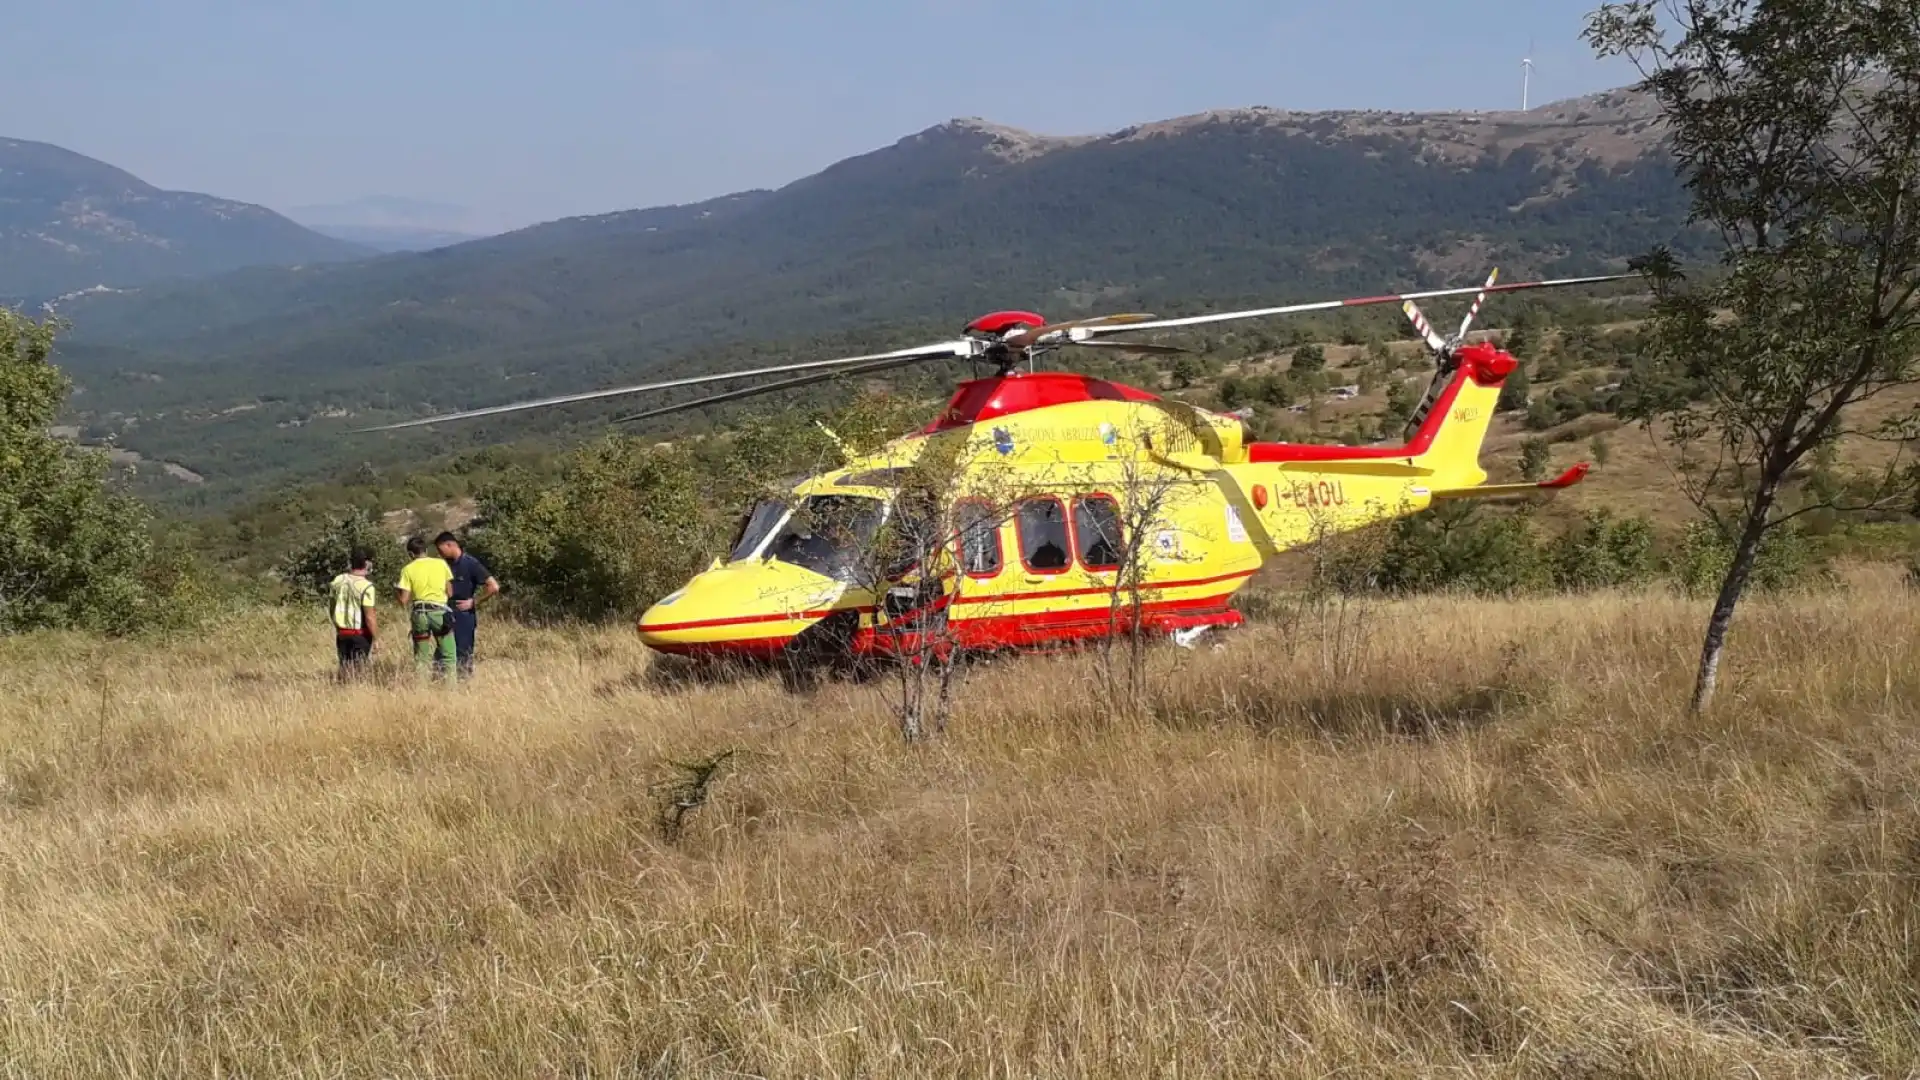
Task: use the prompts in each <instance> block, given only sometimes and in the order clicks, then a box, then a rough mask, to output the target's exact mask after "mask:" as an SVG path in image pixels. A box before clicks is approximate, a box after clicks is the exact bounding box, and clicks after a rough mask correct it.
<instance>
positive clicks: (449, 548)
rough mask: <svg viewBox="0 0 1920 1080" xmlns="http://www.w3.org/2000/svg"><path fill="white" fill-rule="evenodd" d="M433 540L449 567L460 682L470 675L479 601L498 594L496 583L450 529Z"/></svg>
mask: <svg viewBox="0 0 1920 1080" xmlns="http://www.w3.org/2000/svg"><path fill="white" fill-rule="evenodd" d="M433 542H434V544H435V545H436V546H438V547H439V548H440V557H441V558H443V559H445V560H447V567H448V568H449V569H451V570H452V571H453V581H452V582H451V583H449V584H448V586H447V600H448V603H449V604H450V605H451V606H452V607H453V648H454V653H455V654H456V655H457V656H458V658H459V663H460V679H461V680H462V681H463V682H464V681H465V680H467V679H471V678H473V638H474V632H475V631H476V630H478V629H479V628H480V605H481V604H482V603H484V602H486V601H487V600H490V599H492V598H493V597H494V596H496V595H498V594H499V592H500V583H499V582H498V581H495V580H494V579H493V572H492V571H490V570H488V569H487V566H486V564H485V563H483V562H481V561H480V560H479V559H476V558H474V557H473V556H471V555H469V554H467V553H466V551H464V550H463V549H462V548H461V547H460V540H459V538H458V537H455V536H454V535H453V534H452V533H450V532H443V533H441V534H440V535H439V536H436V537H434V540H433Z"/></svg>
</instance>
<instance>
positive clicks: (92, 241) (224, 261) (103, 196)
mask: <svg viewBox="0 0 1920 1080" xmlns="http://www.w3.org/2000/svg"><path fill="white" fill-rule="evenodd" d="M371 254H373V252H372V251H371V250H370V249H369V248H367V247H364V246H362V245H359V244H353V243H348V242H346V241H342V240H338V239H335V238H332V237H327V236H322V235H320V234H319V233H316V232H313V231H312V230H309V229H306V228H303V227H301V226H300V225H297V224H295V223H294V222H292V221H290V220H288V219H287V218H285V217H282V216H281V215H279V214H276V213H274V212H273V211H271V210H268V209H266V208H265V207H262V206H254V205H252V204H250V203H243V202H236V201H234V200H231V199H221V198H216V197H214V196H211V195H201V194H198V193H195V192H185V191H163V190H161V189H159V188H156V187H154V186H153V185H151V184H149V183H147V182H146V181H144V180H141V179H140V178H139V177H136V176H134V175H133V174H131V173H129V172H126V171H125V170H123V169H119V168H115V167H114V166H112V165H108V164H106V163H105V162H101V161H96V160H94V159H93V158H90V157H86V156H85V155H82V154H77V153H74V152H73V151H71V150H66V149H63V148H61V147H58V146H54V145H51V144H49V143H40V142H29V141H27V140H24V139H9V138H0V300H12V301H14V302H22V301H27V302H33V301H39V300H45V299H48V298H51V297H54V296H58V295H61V294H64V293H70V292H73V291H76V290H80V289H88V288H92V287H94V286H106V287H108V288H113V289H121V288H128V287H134V286H140V285H146V284H150V283H153V282H157V281H163V280H167V279H179V278H191V277H200V276H205V275H209V274H218V273H223V272H226V271H231V270H236V269H239V268H242V267H247V266H293V265H299V264H304V263H317V262H331V261H343V260H351V259H357V258H364V257H366V256H369V255H371Z"/></svg>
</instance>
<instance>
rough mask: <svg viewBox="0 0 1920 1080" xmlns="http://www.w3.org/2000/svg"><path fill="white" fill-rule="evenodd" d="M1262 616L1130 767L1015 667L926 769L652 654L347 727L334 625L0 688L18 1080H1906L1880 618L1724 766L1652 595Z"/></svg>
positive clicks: (896, 749)
mask: <svg viewBox="0 0 1920 1080" xmlns="http://www.w3.org/2000/svg"><path fill="white" fill-rule="evenodd" d="M1250 607H1252V608H1253V609H1254V610H1256V611H1257V612H1259V613H1261V616H1262V618H1261V620H1260V621H1259V622H1257V623H1256V624H1255V625H1253V626H1251V627H1249V628H1247V629H1244V630H1242V631H1238V632H1235V633H1233V634H1231V635H1228V636H1226V637H1224V638H1223V639H1221V640H1220V641H1219V642H1218V644H1219V645H1220V647H1219V648H1217V649H1216V648H1212V647H1210V646H1206V645H1203V646H1202V647H1201V648H1199V649H1196V650H1194V651H1191V652H1187V651H1182V650H1178V649H1175V648H1172V647H1171V646H1162V647H1158V648H1156V649H1155V650H1153V651H1152V652H1151V653H1150V661H1149V662H1150V683H1149V684H1150V686H1151V687H1152V690H1151V691H1150V694H1149V697H1148V700H1147V701H1146V702H1144V704H1145V705H1146V706H1147V707H1146V708H1144V709H1142V710H1141V711H1140V714H1139V715H1138V716H1136V717H1134V718H1131V719H1122V718H1118V717H1115V716H1113V715H1111V714H1110V713H1109V712H1108V711H1107V710H1103V709H1101V708H1100V707H1099V706H1098V705H1097V704H1095V703H1096V701H1097V700H1098V694H1097V692H1096V686H1097V683H1098V679H1097V672H1098V664H1097V662H1096V659H1097V658H1095V657H1091V656H1086V655H1080V656H1074V655H1063V656H1054V657H1036V658H1026V659H1019V660H1013V661H1001V662H996V663H993V664H991V665H988V666H986V667H983V668H980V669H978V670H976V671H975V672H974V673H973V674H972V675H971V677H970V678H969V679H968V680H967V681H966V683H965V684H964V686H963V689H962V691H961V700H960V704H959V710H958V713H957V716H956V718H955V721H954V723H953V725H952V727H951V728H950V729H949V731H948V732H947V733H946V734H945V735H944V736H941V737H939V738H938V739H936V740H934V741H933V742H931V743H930V744H926V745H922V746H918V747H914V746H908V745H904V744H903V743H901V742H900V741H899V739H898V737H897V736H896V735H895V734H894V730H893V726H892V718H891V715H890V713H889V711H888V706H887V696H886V694H887V686H888V684H887V683H886V682H885V681H884V680H882V681H877V682H871V683H867V684H849V683H841V682H830V683H828V684H826V685H824V686H823V687H821V688H820V689H818V690H816V691H814V692H813V693H811V694H790V693H788V692H786V691H784V690H783V689H782V688H781V686H780V683H779V681H778V680H776V679H772V678H766V677H755V676H748V677H741V678H738V679H734V680H731V681H716V682H700V681H690V680H688V679H686V678H684V677H683V676H681V675H676V674H675V673H673V672H672V671H670V670H667V669H665V668H660V669H656V668H654V667H653V666H652V665H651V663H650V660H649V657H648V655H647V654H646V652H645V650H644V649H643V648H642V647H641V646H640V645H639V644H638V643H637V642H636V641H635V640H634V639H633V636H632V635H631V633H630V631H626V630H623V629H620V628H605V629H580V630H555V629H548V630H534V629H523V628H517V627H513V626H507V625H502V624H499V623H497V622H496V623H494V624H490V625H488V626H487V627H485V628H484V637H483V642H484V648H485V650H486V654H485V660H484V663H483V668H482V681H481V682H480V683H477V684H475V685H472V686H469V687H467V688H465V689H461V690H457V691H454V692H447V691H446V690H445V689H444V688H431V687H421V686H418V685H417V684H413V683H411V682H410V681H409V680H408V679H406V678H405V677H404V674H403V673H402V672H401V671H400V670H398V669H397V667H396V666H395V663H396V655H392V654H391V653H392V645H393V643H391V642H389V643H387V644H386V645H384V646H383V648H384V649H387V650H388V651H389V652H390V655H389V656H388V657H387V658H386V660H385V661H384V663H385V664H386V665H388V667H387V670H385V671H384V672H383V681H382V682H381V683H379V684H376V685H367V686H362V687H355V688H345V689H343V688H339V687H336V686H334V685H331V684H330V683H329V681H328V671H327V667H328V665H329V663H330V661H331V650H330V648H329V646H328V643H327V640H326V627H325V623H324V622H322V621H321V620H320V619H318V618H317V617H315V618H310V617H306V614H304V613H302V614H285V613H272V612H253V613H247V614H244V615H240V616H236V617H234V618H232V619H230V620H228V621H226V622H225V623H224V624H223V625H221V626H219V627H218V628H217V629H214V630H212V631H210V632H208V633H206V634H204V635H200V636H196V637H194V638H192V639H188V640H179V641H174V642H171V643H155V644H134V645H128V644H111V643H107V642H103V641H101V640H97V639H91V638H86V637H81V636H59V635H33V636H27V637H20V638H14V639H10V640H6V641H0V762H3V765H0V898H4V904H5V909H6V918H5V919H4V920H0V1070H3V1071H4V1072H5V1073H6V1074H8V1075H21V1076H157V1075H195V1076H295V1075H297V1076H314V1077H363V1076H365V1077H371V1076H382V1077H399V1076H406V1077H426V1076H541V1077H545V1076H572V1077H602V1076H741V1075H750V1076H766V1077H794V1076H876V1075H888V1076H1114V1077H1121V1076H1124V1077H1141V1076H1175V1075H1226V1076H1250V1075H1258V1076H1327V1075H1333V1074H1336V1073H1342V1072H1346V1073H1352V1074H1357V1075H1368V1076H1433V1075H1484V1076H1558V1077H1567V1076H1575V1077H1578V1076H1591V1077H1598V1076H1669V1077H1685V1076H1703V1077H1704V1076H1728V1075H1753V1076H1768V1077H1815V1076H1840V1075H1865V1074H1871V1075H1877V1076H1901V1075H1910V1074H1912V1073H1913V1072H1914V1070H1916V1069H1920V1025H1916V1022H1915V1020H1914V1017H1915V1016H1916V1015H1920V982H1917V981H1916V978H1915V976H1916V975H1917V974H1920V971H1916V962H1917V961H1920V944H1916V931H1917V930H1920V926H1916V924H1915V923H1916V918H1920V915H1917V913H1920V908H1917V907H1916V906H1915V901H1916V900H1920V886H1916V881H1920V878H1916V874H1917V873H1920V795H1917V794H1916V793H1920V753H1916V751H1920V619H1917V618H1916V616H1915V614H1914V608H1913V604H1912V599H1911V596H1910V595H1909V594H1907V593H1906V591H1905V586H1904V584H1903V583H1902V582H1901V581H1900V579H1899V577H1898V576H1897V575H1896V574H1893V573H1891V572H1883V571H1879V570H1862V571H1857V572H1855V573H1852V574H1850V575H1849V578H1848V583H1847V584H1846V585H1845V586H1844V587H1841V588H1837V589H1832V590H1826V591H1821V592H1815V593H1807V594H1804V595H1799V596H1793V597H1786V598H1780V599H1770V600H1756V601H1754V602H1752V603H1751V604H1750V605H1749V606H1748V607H1746V608H1745V609H1743V612H1742V616H1741V619H1740V622H1739V623H1738V624H1737V629H1736V635H1735V639H1734V642H1733V646H1732V652H1731V654H1730V662H1729V663H1730V667H1729V670H1728V671H1727V672H1726V675H1725V691H1724V693H1723V696H1722V698H1721V701H1720V703H1719V705H1718V706H1717V707H1716V708H1715V709H1714V711H1713V712H1712V713H1711V714H1710V715H1708V716H1706V717H1704V718H1699V719H1693V718H1688V717H1687V716H1686V715H1685V714H1684V713H1683V712H1682V711H1681V710H1680V708H1679V704H1680V703H1681V702H1683V701H1684V700H1685V696H1686V689H1687V686H1688V680H1689V678H1690V676H1691V674H1692V663H1693V660H1694V656H1695V648H1696V643H1697V632H1698V629H1699V625H1700V623H1701V620H1702V614H1703V613H1702V611H1701V609H1700V605H1698V604H1696V603H1693V602H1689V601H1684V600H1681V599H1677V598H1675V597H1673V596H1670V595H1667V594H1664V593H1646V594H1599V595H1593V596H1587V597H1560V598H1545V599H1538V600H1526V601H1513V602H1503V601H1495V600H1474V599H1462V598H1445V597H1435V598H1425V599H1417V600H1408V601H1392V602H1370V603H1366V604H1340V605H1336V606H1332V607H1324V608H1302V607H1300V606H1298V605H1294V604H1291V603H1289V602H1288V601H1286V599H1285V598H1284V597H1276V596H1268V597H1265V598H1263V599H1262V602H1260V603H1257V604H1250ZM727 751H731V752H732V756H731V757H729V758H726V759H725V760H723V761H722V762H721V763H720V765H719V768H718V771H717V772H716V773H715V774H714V776H713V777H712V778H711V780H710V781H709V783H708V784H707V786H706V791H705V795H706V800H705V802H704V804H703V805H700V806H698V807H697V808H695V809H693V810H691V811H690V812H688V813H687V814H686V815H685V817H684V819H683V820H682V822H681V827H680V828H679V830H678V831H677V832H675V831H673V830H671V829H668V828H666V827H663V825H662V819H661V808H662V806H663V805H664V804H665V802H666V801H668V800H670V799H671V798H673V797H674V796H673V792H672V783H673V782H674V781H675V780H676V779H679V780H684V779H685V778H686V777H687V776H688V775H689V774H688V772H687V770H685V769H683V768H682V767H681V765H686V764H698V763H700V762H702V761H707V760H710V759H712V758H714V757H716V756H717V755H720V754H723V753H725V752H727ZM676 763H680V764H676ZM663 785H664V786H663Z"/></svg>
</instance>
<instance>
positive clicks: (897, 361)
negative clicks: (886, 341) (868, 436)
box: [613, 356, 941, 424]
mask: <svg viewBox="0 0 1920 1080" xmlns="http://www.w3.org/2000/svg"><path fill="white" fill-rule="evenodd" d="M925 359H926V357H922V356H907V357H895V358H893V359H889V360H875V361H871V362H869V363H865V364H859V365H855V366H851V367H842V368H835V369H833V370H831V371H816V372H814V373H812V374H810V375H801V376H799V377H798V378H793V379H781V380H780V381H778V382H770V383H762V384H761V385H759V386H744V387H741V388H740V389H738V390H728V391H727V392H725V393H722V394H711V395H709V396H707V397H703V398H697V399H695V400H693V401H683V402H680V403H679V404H676V405H663V406H661V407H660V408H658V409H648V410H647V411H646V412H638V413H634V414H632V415H631V416H622V417H619V418H617V419H615V420H614V421H613V422H614V423H616V424H627V423H632V422H633V421H635V420H647V419H651V418H653V417H655V416H666V415H668V414H670V413H677V412H686V411H687V410H689V409H699V408H704V407H705V406H708V405H718V404H720V403H721V402H723V401H739V400H741V399H742V398H750V397H757V396H758V395H760V394H771V393H773V392H774V391H776V390H791V389H793V388H794V387H797V386H811V385H813V384H814V383H822V382H828V381H830V380H833V379H838V378H841V377H843V376H847V375H871V374H873V373H874V372H877V371H892V370H893V369H894V368H903V367H908V366H910V365H912V364H918V363H920V362H921V361H923V360H925ZM934 359H941V358H940V357H935V358H934Z"/></svg>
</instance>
